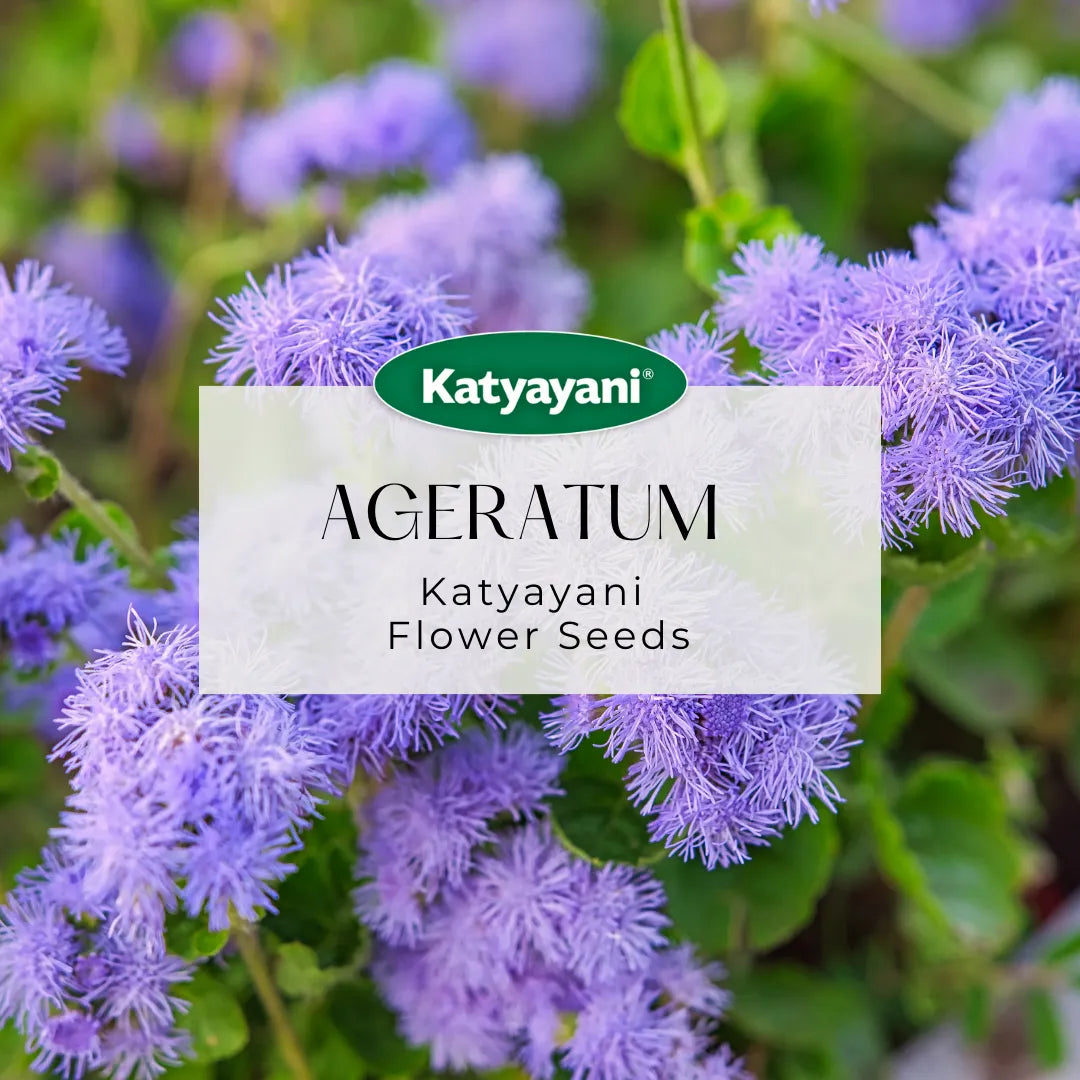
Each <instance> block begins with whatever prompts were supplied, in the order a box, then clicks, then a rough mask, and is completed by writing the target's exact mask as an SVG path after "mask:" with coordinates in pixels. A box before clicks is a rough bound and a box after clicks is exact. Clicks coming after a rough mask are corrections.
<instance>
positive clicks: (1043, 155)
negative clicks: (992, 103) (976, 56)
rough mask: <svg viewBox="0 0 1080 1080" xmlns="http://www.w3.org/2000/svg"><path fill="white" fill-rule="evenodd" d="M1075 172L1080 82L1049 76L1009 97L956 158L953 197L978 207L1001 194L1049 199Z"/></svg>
mask: <svg viewBox="0 0 1080 1080" xmlns="http://www.w3.org/2000/svg"><path fill="white" fill-rule="evenodd" d="M1077 177H1080V83H1078V82H1077V81H1076V80H1075V79H1067V78H1053V79H1048V80H1047V81H1046V82H1045V83H1043V85H1042V86H1041V87H1040V88H1039V89H1038V90H1036V91H1035V92H1034V93H1033V94H1019V95H1017V96H1015V97H1013V98H1012V99H1011V100H1009V101H1008V102H1007V103H1006V104H1005V106H1004V107H1003V108H1002V109H1001V111H1000V112H999V113H998V115H997V117H996V118H995V120H994V122H993V123H992V124H991V125H990V127H989V128H988V129H987V130H986V131H984V132H983V133H982V134H981V135H979V136H978V137H977V138H975V139H974V140H973V141H972V142H971V143H970V144H969V145H968V146H967V148H966V149H965V150H964V151H963V152H962V153H961V154H960V155H959V157H958V158H957V160H956V166H955V173H954V177H953V182H952V196H953V199H954V200H955V201H956V202H957V203H958V204H959V205H960V206H965V207H975V208H978V207H980V206H982V205H983V204H989V203H995V202H998V201H1000V200H1001V199H1003V198H1005V197H1020V198H1025V199H1042V200H1045V201H1052V200H1054V199H1060V198H1062V197H1063V196H1065V195H1066V194H1067V193H1068V192H1069V191H1070V190H1071V189H1072V187H1073V186H1074V185H1075V183H1076V180H1077Z"/></svg>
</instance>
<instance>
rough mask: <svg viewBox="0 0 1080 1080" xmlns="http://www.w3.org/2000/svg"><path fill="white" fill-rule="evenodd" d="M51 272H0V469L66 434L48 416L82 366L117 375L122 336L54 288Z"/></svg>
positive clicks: (124, 356)
mask: <svg viewBox="0 0 1080 1080" xmlns="http://www.w3.org/2000/svg"><path fill="white" fill-rule="evenodd" d="M52 280H53V274H52V270H50V269H45V268H42V267H41V266H39V265H38V264H37V263H35V262H23V263H20V264H19V265H18V267H16V269H15V273H14V275H13V276H12V277H11V278H9V277H8V275H7V273H6V271H5V270H4V269H3V268H2V267H0V467H2V468H4V469H7V470H10V469H11V455H12V452H13V451H14V452H18V451H21V450H25V449H26V447H27V446H28V445H29V444H30V443H31V442H32V441H33V440H34V438H35V437H36V436H37V435H43V434H46V433H47V432H50V431H54V430H56V429H57V428H59V427H62V426H63V421H62V420H60V419H59V418H58V417H57V416H55V415H54V413H53V411H52V409H53V407H55V406H56V404H57V403H58V402H59V401H60V398H61V396H62V393H63V390H64V387H65V385H66V384H67V383H68V382H70V381H71V380H73V379H77V378H78V377H79V369H80V367H82V366H85V367H89V368H93V369H95V370H97V371H104V372H107V373H109V374H112V375H119V374H120V373H121V372H122V371H123V370H124V368H125V367H126V366H127V363H128V360H129V353H128V348H127V345H126V343H125V341H124V337H123V335H122V334H121V333H120V331H119V330H116V329H114V328H113V327H111V326H110V325H109V323H108V321H107V319H106V317H105V313H104V312H103V311H102V310H101V309H100V308H98V307H97V306H95V305H94V304H92V303H91V302H90V301H89V300H85V299H82V298H80V297H76V296H74V295H72V294H71V293H70V292H69V291H68V290H67V289H66V288H63V287H59V286H55V285H53V283H52Z"/></svg>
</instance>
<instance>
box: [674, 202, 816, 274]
mask: <svg viewBox="0 0 1080 1080" xmlns="http://www.w3.org/2000/svg"><path fill="white" fill-rule="evenodd" d="M797 232H799V226H798V224H797V223H796V221H795V219H794V217H792V215H791V211H790V210H788V208H787V207H786V206H766V207H764V208H761V207H758V206H757V205H756V204H755V203H754V201H753V200H752V199H751V198H750V196H749V195H747V194H745V193H744V192H741V191H726V192H724V194H722V195H721V196H720V197H719V198H717V199H716V201H715V202H714V203H712V204H711V205H710V206H700V207H697V208H695V209H693V210H691V211H690V212H689V213H688V214H687V215H686V241H685V248H684V261H685V264H686V271H687V273H688V274H689V275H690V276H691V277H692V278H693V279H694V281H696V282H697V283H698V285H700V286H701V287H702V288H703V289H705V290H706V291H710V292H711V291H712V290H713V289H715V287H716V281H717V278H718V277H719V276H720V274H722V273H728V272H730V271H731V270H732V267H733V264H732V261H731V257H732V255H733V254H734V252H735V249H736V248H737V247H738V246H739V245H740V244H745V243H747V242H748V241H750V240H763V241H765V243H767V244H771V243H772V242H773V241H774V240H775V239H776V238H777V237H778V236H782V235H789V234H792V233H797Z"/></svg>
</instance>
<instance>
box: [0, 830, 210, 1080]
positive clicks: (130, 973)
mask: <svg viewBox="0 0 1080 1080" xmlns="http://www.w3.org/2000/svg"><path fill="white" fill-rule="evenodd" d="M111 924H112V923H111V913H110V912H108V911H106V910H101V909H97V908H95V907H93V906H87V905H86V904H85V903H84V898H83V895H82V881H81V878H80V876H79V872H78V871H77V870H76V869H74V868H72V867H71V866H69V865H67V864H65V863H64V862H63V861H61V860H60V859H59V858H58V857H57V855H56V853H55V851H52V850H47V851H46V853H45V862H44V863H43V865H42V866H40V867H37V868H35V869H34V870H32V871H29V872H27V873H24V874H22V875H20V877H19V878H18V879H17V881H16V885H15V887H14V889H12V890H11V892H10V893H9V895H8V898H7V901H6V903H5V904H4V906H3V907H2V908H0V1023H3V1022H6V1021H8V1020H11V1021H13V1022H14V1023H15V1026H16V1028H17V1030H18V1031H19V1032H20V1033H21V1034H22V1035H24V1036H25V1038H26V1044H27V1050H28V1052H29V1053H31V1054H32V1055H34V1068H35V1069H36V1070H38V1071H46V1070H47V1071H50V1072H54V1073H56V1074H58V1075H61V1076H65V1077H69V1078H73V1080H78V1078H79V1077H81V1076H83V1075H84V1073H85V1072H86V1071H87V1070H89V1069H101V1070H102V1071H103V1072H107V1073H108V1075H110V1076H117V1077H129V1076H137V1077H145V1076H156V1075H157V1074H158V1073H159V1072H161V1071H162V1069H163V1068H164V1067H165V1066H168V1065H176V1064H179V1061H180V1057H181V1055H182V1054H183V1053H185V1052H186V1051H187V1048H188V1037H187V1035H186V1034H185V1033H184V1032H181V1031H178V1030H177V1029H176V1027H175V1022H176V1018H177V1015H178V1014H179V1013H182V1012H183V1011H184V1010H185V1009H186V1008H187V1004H186V1003H185V1002H184V1001H182V1000H180V999H179V998H178V997H177V996H176V995H175V993H174V989H173V988H174V987H175V985H176V984H177V983H180V982H184V981H186V980H187V979H190V977H191V968H190V967H189V966H188V965H186V964H185V963H184V962H183V961H182V960H180V959H179V958H178V957H175V956H171V955H169V954H168V953H166V952H165V950H164V947H163V945H162V944H161V942H160V941H150V942H147V943H145V944H140V945H139V946H138V947H137V948H133V947H131V945H130V944H128V943H126V942H125V941H124V940H123V939H121V938H118V937H117V936H115V935H113V934H111V933H110V927H111Z"/></svg>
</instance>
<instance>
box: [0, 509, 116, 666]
mask: <svg viewBox="0 0 1080 1080" xmlns="http://www.w3.org/2000/svg"><path fill="white" fill-rule="evenodd" d="M77 548H78V537H77V536H75V535H74V534H73V533H64V534H62V535H60V536H58V537H52V536H44V537H41V538H40V539H38V538H34V537H32V536H30V535H29V534H28V533H27V532H26V531H25V529H23V527H22V526H21V525H20V524H19V523H18V522H12V523H11V524H9V526H8V528H7V530H6V534H5V536H4V546H3V549H2V550H0V650H2V653H3V655H4V658H5V659H6V660H7V661H8V663H10V664H11V665H12V667H13V668H15V669H16V670H18V671H28V670H35V669H39V668H47V667H48V666H49V665H50V664H52V663H54V662H56V661H57V660H59V659H60V658H61V657H62V655H63V654H64V652H65V650H66V648H67V647H68V643H70V644H72V645H74V646H75V647H76V649H77V650H80V651H82V652H83V653H86V654H89V653H90V652H92V651H93V650H94V649H97V648H99V647H100V646H103V645H109V644H114V643H118V642H119V641H120V640H121V639H122V637H123V626H124V621H125V615H126V612H127V609H128V605H129V604H130V603H131V601H132V599H133V597H134V592H133V590H132V589H131V587H130V585H129V584H128V576H127V572H126V571H124V570H122V569H120V568H119V567H118V566H117V564H116V556H115V554H114V553H113V551H112V549H111V548H110V547H109V545H108V544H107V543H100V544H90V545H88V546H87V547H86V549H85V550H84V552H83V553H82V557H81V558H80V557H79V556H78V554H77Z"/></svg>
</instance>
